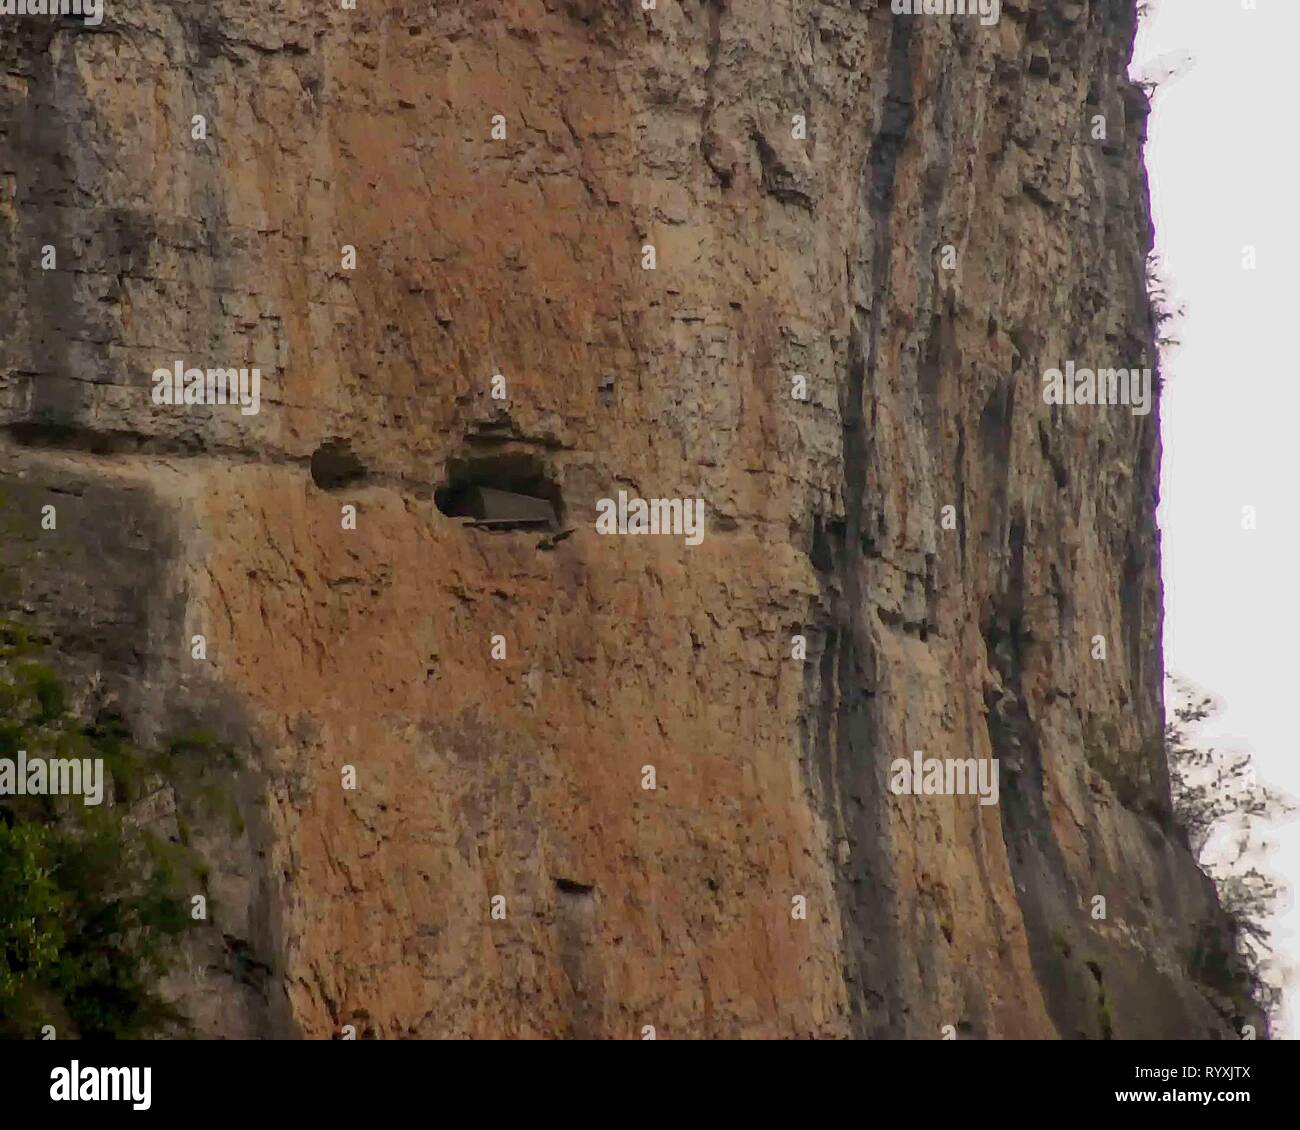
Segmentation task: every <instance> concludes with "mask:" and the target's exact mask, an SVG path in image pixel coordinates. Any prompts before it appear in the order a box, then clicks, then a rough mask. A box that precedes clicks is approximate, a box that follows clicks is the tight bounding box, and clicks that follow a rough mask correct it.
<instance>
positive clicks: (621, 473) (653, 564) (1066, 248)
mask: <svg viewBox="0 0 1300 1130" xmlns="http://www.w3.org/2000/svg"><path fill="white" fill-rule="evenodd" d="M642 8H643V5H642V4H641V2H640V0H493V2H488V0H459V2H450V0H449V2H445V3H444V2H441V0H438V2H435V3H430V2H429V0H392V2H386V3H383V4H379V3H372V2H370V0H358V3H357V6H356V10H353V11H350V10H345V9H343V8H342V7H341V6H340V5H339V4H337V3H308V2H305V0H289V2H288V3H285V4H281V5H265V4H261V3H254V2H253V0H207V2H205V3H201V4H200V3H195V4H171V3H161V2H152V0H149V2H144V3H136V4H124V3H123V4H115V3H113V0H107V4H106V15H105V21H104V23H103V25H102V26H101V27H99V28H97V29H96V28H83V27H82V26H80V24H79V22H77V21H54V20H50V19H48V18H39V17H26V18H14V19H9V20H8V21H7V22H6V23H5V24H4V26H3V28H2V29H0V31H2V33H3V40H0V290H2V291H3V293H4V295H5V296H6V297H5V300H4V302H3V307H2V309H0V411H2V418H3V425H4V440H3V451H2V455H0V460H2V463H3V475H4V479H3V488H4V491H5V496H6V499H7V501H8V503H9V505H10V510H11V516H12V517H14V518H15V519H16V520H19V521H21V522H23V523H26V524H27V526H28V528H29V529H30V531H31V532H32V534H33V536H34V537H35V539H36V541H35V544H36V549H37V556H36V558H35V559H34V560H33V559H30V558H29V559H27V560H26V563H25V564H23V565H22V567H21V568H20V569H19V573H20V579H21V586H20V587H21V592H20V593H19V594H18V595H17V597H16V598H15V602H16V606H17V607H18V608H19V610H20V611H21V613H22V614H23V615H25V616H27V617H29V618H31V619H32V620H33V621H34V622H38V623H40V624H42V625H43V626H44V627H45V628H46V629H47V630H48V631H49V632H50V634H51V637H52V639H53V640H54V642H55V645H56V648H57V652H58V656H59V662H60V664H61V665H62V666H63V668H64V669H65V670H66V671H67V672H69V674H70V676H71V677H72V678H73V680H74V682H76V683H77V685H78V686H80V687H82V688H83V694H84V697H85V701H86V708H87V709H102V708H108V707H111V708H113V709H119V710H122V711H123V712H124V713H125V714H126V716H127V717H128V718H129V719H130V721H131V723H132V725H133V727H134V728H135V729H136V730H137V732H139V733H141V734H143V735H145V736H150V735H157V734H162V733H164V732H166V731H167V730H168V729H169V728H170V727H172V726H174V725H175V724H176V722H177V720H178V719H181V720H184V721H185V722H186V723H187V724H193V725H202V726H205V727H209V728H212V729H214V730H216V731H217V732H219V733H220V734H221V735H222V736H224V737H225V738H227V739H228V740H230V741H232V742H233V743H234V744H235V745H236V746H237V747H238V748H239V750H240V751H241V752H242V753H243V754H244V755H245V758H246V761H247V764H248V770H247V772H246V774H245V775H244V776H243V778H242V779H241V780H240V781H239V782H238V783H237V784H238V792H239V796H240V803H241V806H242V810H243V812H244V815H245V819H244V821H243V824H242V830H240V831H239V832H235V831H232V830H231V829H230V828H229V827H212V828H208V829H206V830H204V833H203V838H202V844H201V846H203V847H204V848H205V850H206V851H207V852H208V854H209V856H210V858H211V860H212V862H213V872H212V878H211V884H212V891H213V895H214V905H215V907H216V911H215V921H214V924H213V925H212V926H211V927H210V928H208V929H206V930H204V931H202V932H201V933H200V934H199V935H198V936H197V940H196V943H195V945H194V947H193V953H192V955H191V956H192V960H191V963H190V970H189V973H188V974H187V975H186V976H185V977H182V978H180V979H178V982H177V985H176V986H175V991H176V992H177V993H178V994H179V996H180V999H181V1001H182V1003H183V1004H184V1006H185V1007H186V1008H187V1009H188V1010H189V1011H190V1013H191V1014H192V1015H193V1016H194V1017H195V1019H196V1022H197V1024H198V1026H199V1029H200V1031H202V1032H206V1033H211V1034H218V1035H228V1036H252V1035H263V1036H289V1035H303V1036H308V1037H317V1038H327V1037H329V1036H330V1035H332V1034H334V1033H336V1032H337V1031H338V1030H339V1028H340V1026H342V1025H345V1024H353V1025H355V1026H356V1027H357V1029H358V1032H359V1034H361V1035H373V1036H377V1037H381V1038H398V1037H410V1036H417V1037H434V1036H508V1037H514V1036H546V1037H559V1036H577V1037H583V1036H596V1037H618V1038H639V1037H640V1036H641V1034H642V1028H643V1026H645V1025H653V1026H654V1027H655V1029H656V1031H657V1033H658V1035H659V1036H660V1037H661V1038H666V1037H689V1038H695V1037H730V1036H825V1037H831V1036H870V1037H909V1038H938V1037H939V1036H940V1034H941V1031H942V1029H943V1027H944V1026H945V1025H952V1026H954V1028H955V1029H956V1030H957V1032H958V1035H959V1037H962V1038H965V1037H970V1038H978V1037H1056V1036H1060V1037H1067V1038H1073V1037H1080V1036H1082V1037H1089V1038H1101V1037H1105V1036H1111V1035H1113V1036H1115V1037H1118V1038H1123V1037H1154V1036H1168V1037H1195V1038H1205V1037H1230V1036H1232V1035H1233V1025H1234V1022H1235V1021H1234V1016H1233V1009H1232V1006H1231V1004H1230V1003H1229V999H1228V996H1227V990H1228V988H1229V986H1228V984H1227V982H1226V981H1225V980H1224V979H1223V977H1222V976H1221V975H1219V974H1217V973H1216V969H1217V968H1218V966H1219V965H1220V964H1221V963H1222V957H1223V953H1224V949H1225V947H1226V946H1227V944H1228V942H1227V934H1226V932H1225V926H1224V922H1223V920H1222V916H1221V915H1220V912H1219V910H1218V907H1217V905H1216V903H1215V900H1214V896H1213V892H1212V890H1211V888H1210V886H1209V884H1208V883H1207V881H1206V880H1205V879H1204V878H1203V877H1202V876H1201V874H1200V873H1199V872H1198V871H1197V870H1196V868H1195V867H1194V865H1193V861H1192V859H1191V858H1190V856H1189V854H1188V852H1187V851H1186V849H1185V848H1184V847H1183V846H1181V844H1180V843H1179V841H1178V838H1177V836H1176V834H1174V833H1173V832H1172V831H1170V826H1169V821H1168V785H1167V781H1166V777H1165V770H1164V768H1163V763H1162V760H1161V758H1160V755H1159V753H1158V748H1157V747H1158V737H1159V732H1160V727H1161V717H1162V704H1161V682H1162V670H1161V660H1160V654H1161V653H1160V630H1161V592H1160V581H1159V571H1158V564H1159V535H1158V531H1157V529H1156V526H1155V520H1154V509H1155V492H1156V483H1157V472H1158V463H1159V453H1160V446H1159V435H1158V422H1157V421H1158V412H1156V411H1152V412H1151V413H1150V414H1149V415H1145V416H1142V415H1135V414H1134V413H1133V412H1131V411H1130V410H1129V409H1128V408H1126V407H1122V406H1120V407H1087V406H1076V407H1053V406H1050V405H1048V404H1045V403H1044V400H1043V396H1042V391H1041V390H1042V382H1041V375H1042V373H1043V371H1044V370H1045V369H1047V368H1050V367H1053V366H1063V365H1064V364H1065V363H1066V362H1067V361H1069V360H1074V361H1075V362H1076V363H1077V364H1079V365H1081V366H1082V365H1097V366H1117V367H1119V366H1127V367H1142V366H1148V367H1152V368H1154V365H1155V351H1154V348H1153V344H1152V341H1153V325H1152V320H1151V315H1150V311H1149V308H1148V302H1147V298H1146V294H1145V289H1144V260H1145V255H1146V252H1147V251H1148V250H1149V248H1150V245H1151V230H1150V223H1149V220H1148V202H1147V195H1146V188H1145V177H1144V172H1143V167H1142V164H1141V144H1142V140H1143V131H1144V121H1145V114H1146V104H1145V100H1144V99H1143V98H1142V97H1141V95H1140V94H1138V93H1136V92H1135V91H1134V90H1132V89H1130V88H1129V86H1128V84H1127V82H1126V80H1125V78H1124V73H1125V66H1126V62H1127V58H1128V53H1129V46H1130V43H1131V38H1132V34H1133V30H1134V19H1135V17H1134V12H1133V4H1132V2H1131V0H1051V2H1042V3H1040V2H1038V0H1034V2H1032V3H1031V2H1030V0H1004V3H1003V5H1002V12H1001V18H1000V20H999V21H998V23H997V24H996V25H994V26H991V27H985V26H981V24H980V22H979V20H978V19H972V18H968V17H967V18H963V17H951V18H946V17H935V16H922V17H908V16H896V15H894V14H893V13H892V12H891V11H890V5H889V4H888V3H883V2H881V3H876V2H872V0H808V2H804V3H794V4H776V3H771V2H770V0H658V2H657V4H656V5H655V7H654V9H653V10H650V11H643V10H642ZM498 114H499V115H502V117H503V122H504V127H505V136H504V138H501V137H500V136H499V134H500V130H499V129H498V130H497V131H496V133H497V134H498V136H494V128H493V127H494V116H495V115H498ZM195 115H202V116H203V119H204V122H203V123H202V125H205V126H206V137H205V138H204V137H196V136H195V134H196V133H200V134H201V133H202V132H203V130H202V129H201V128H199V127H198V126H196V125H195V123H194V117H195ZM796 115H803V116H804V120H805V121H806V123H807V136H806V138H800V137H797V136H795V135H796V134H797V133H799V132H800V131H799V130H798V128H797V125H796V124H795V116H796ZM1099 118H1100V119H1104V137H1100V136H1098V129H1097V127H1096V122H1097V120H1098V119H1099ZM497 122H498V124H501V122H502V119H497ZM46 246H52V247H54V248H55V249H56V252H57V265H56V266H55V268H54V269H51V270H43V269H42V249H43V248H44V247H46ZM348 246H350V247H353V248H355V249H356V266H355V269H347V268H345V267H344V266H342V264H343V262H344V259H343V256H344V250H343V249H344V248H345V247H348ZM647 246H653V248H654V256H655V269H654V270H647V269H644V265H645V263H646V258H645V253H644V252H643V249H644V248H645V247H647ZM945 248H951V251H947V252H946V251H945ZM178 361H180V362H182V363H183V365H185V366H196V367H205V368H206V367H222V368H224V367H228V366H234V367H238V366H245V367H252V366H257V367H259V368H260V372H261V378H262V380H261V405H260V411H259V412H258V413H257V414H255V415H253V414H243V413H241V412H240V410H239V408H238V407H234V406H229V405H226V406H221V405H215V406H201V405H190V406H184V405H182V406H166V405H161V406H160V405H156V404H154V403H153V402H152V400H151V394H152V391H153V381H152V377H151V374H152V373H153V372H154V370H156V369H158V368H172V367H173V366H174V365H175V364H176V362H178ZM495 374H500V375H502V376H504V377H505V378H506V386H505V387H506V389H507V395H508V399H505V400H500V399H493V396H492V391H493V388H492V377H493V376H494V375H495ZM796 374H801V375H804V376H806V378H807V390H808V391H807V399H806V400H800V399H796V398H794V397H793V396H792V390H793V389H794V381H793V378H794V376H795V375H796ZM327 445H330V446H327ZM349 452H350V453H351V454H350V456H349V454H348V453H349ZM314 455H315V456H316V458H315V460H314V461H313V456H314ZM458 479H459V480H461V481H471V480H476V481H482V482H485V483H489V484H491V483H495V484H496V485H498V486H501V485H505V486H506V487H507V488H509V487H511V486H512V485H513V486H514V487H516V488H518V487H520V484H521V483H524V482H525V480H527V483H529V484H532V487H533V493H545V494H546V496H547V497H548V498H550V499H551V500H552V501H553V502H554V503H555V504H557V505H558V507H559V508H560V510H561V512H562V519H563V522H564V526H565V528H569V527H573V528H574V532H573V533H572V534H571V536H569V537H567V538H564V539H563V540H559V541H555V542H552V541H551V540H550V539H546V538H543V537H542V536H540V535H539V534H537V533H530V532H527V531H520V530H514V531H507V532H489V531H485V530H482V529H474V528H468V527H466V526H465V525H464V524H463V523H462V522H460V521H459V520H457V519H456V518H453V517H448V516H446V515H444V514H443V513H442V512H441V511H440V509H439V506H438V505H437V502H438V497H437V493H438V491H439V489H440V488H442V487H445V486H446V485H447V484H448V483H452V482H454V481H457V480H458ZM619 490H626V491H627V492H628V493H629V494H631V495H639V496H641V497H647V498H649V497H663V498H672V497H677V498H681V497H685V498H697V497H698V498H701V499H703V500H704V501H705V504H706V507H707V511H706V514H707V518H706V522H707V527H706V528H707V533H706V536H705V538H704V541H703V543H702V544H701V545H699V546H697V547H690V546H687V545H685V544H684V542H683V539H682V538H680V537H601V536H599V535H598V534H597V532H596V531H595V528H594V518H595V513H596V511H595V506H596V502H597V500H598V499H600V498H604V497H616V496H617V493H618V491H619ZM47 504H53V505H55V506H56V509H57V514H58V522H57V529H56V530H55V531H44V530H41V529H40V516H41V508H42V507H43V506H45V505H47ZM346 506H355V508H356V515H357V516H356V522H355V527H356V528H355V529H350V528H345V526H347V525H348V524H349V523H348V522H347V521H346V512H345V511H344V509H343V508H344V507H346ZM945 507H951V508H952V509H951V510H949V511H946V512H945V510H944V508H945ZM945 513H946V514H947V517H948V519H949V520H948V521H945V520H944V515H945ZM198 635H202V636H203V637H204V638H205V643H206V658H205V659H195V658H193V637H195V636H198ZM494 636H500V637H504V644H505V656H504V658H494V656H493V637H494ZM794 636H803V637H805V639H806V641H807V657H806V658H805V659H803V660H800V659H797V658H792V650H793V649H792V637H794ZM1097 636H1102V637H1104V639H1105V647H1106V652H1105V658H1104V659H1099V658H1094V653H1095V651H1096V646H1095V644H1094V637H1097ZM498 642H500V641H498ZM497 652H498V654H499V652H500V649H499V648H498V649H497ZM913 750H923V751H924V752H925V755H926V756H927V757H937V758H968V757H975V758H981V759H987V758H997V759H998V763H999V766H1000V784H1001V788H1000V797H999V803H998V804H997V805H981V804H979V803H978V801H977V798H975V797H970V796H964V797H928V796H919V797H918V796H906V795H904V796H898V795H894V794H893V793H892V792H891V791H890V789H889V787H888V786H889V766H890V762H891V761H892V760H894V759H895V758H907V757H910V756H911V754H912V751H913ZM345 766H352V767H354V768H355V772H356V778H357V781H356V784H357V787H356V788H355V789H345V788H343V787H342V774H343V770H344V767H345ZM646 766H653V767H654V771H655V777H656V783H657V786H658V787H657V788H656V789H654V790H648V789H645V788H643V787H642V783H643V775H644V774H643V767H646ZM165 818H166V814H165V813H163V814H161V816H160V819H165ZM498 895H500V896H504V898H505V900H506V901H505V903H504V906H505V916H504V918H496V919H494V918H493V917H492V913H491V910H492V899H493V898H494V896H498ZM796 896H802V897H803V898H804V899H806V905H807V917H806V919H801V918H797V917H792V906H793V905H794V904H793V902H792V900H794V899H795V897H796ZM1097 896H1102V897H1104V899H1105V916H1104V918H1099V917H1095V916H1094V906H1095V905H1097V904H1095V902H1094V900H1095V898H1096V897H1097ZM1237 1019H1238V1020H1239V1018H1237Z"/></svg>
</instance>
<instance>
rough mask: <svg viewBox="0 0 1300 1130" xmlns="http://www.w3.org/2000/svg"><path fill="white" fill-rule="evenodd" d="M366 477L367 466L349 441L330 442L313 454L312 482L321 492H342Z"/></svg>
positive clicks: (334, 440)
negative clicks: (354, 451)
mask: <svg viewBox="0 0 1300 1130" xmlns="http://www.w3.org/2000/svg"><path fill="white" fill-rule="evenodd" d="M365 477H366V465H365V464H364V463H362V462H361V460H360V459H358V458H357V457H356V456H355V455H354V454H353V453H352V447H351V445H350V444H349V443H348V442H347V440H339V439H332V440H329V441H327V442H326V443H323V444H321V445H320V447H318V448H317V449H316V450H315V451H314V452H312V456H311V481H312V482H314V483H315V484H316V485H317V486H318V487H320V489H321V490H340V489H342V488H343V487H346V486H351V485H352V484H353V483H355V482H357V481H359V480H361V479H364V478H365Z"/></svg>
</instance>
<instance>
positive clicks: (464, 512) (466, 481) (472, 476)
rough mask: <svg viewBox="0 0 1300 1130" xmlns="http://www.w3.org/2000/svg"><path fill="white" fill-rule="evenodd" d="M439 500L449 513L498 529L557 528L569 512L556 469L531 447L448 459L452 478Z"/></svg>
mask: <svg viewBox="0 0 1300 1130" xmlns="http://www.w3.org/2000/svg"><path fill="white" fill-rule="evenodd" d="M433 501H434V505H436V506H437V507H438V510H439V511H440V512H441V513H442V514H445V515H446V516H447V517H448V518H458V519H460V520H461V521H462V522H463V524H465V525H467V526H475V527H478V528H480V529H486V530H494V531H504V530H538V531H551V530H557V529H559V527H560V523H561V521H562V519H563V517H564V500H563V498H562V497H561V493H560V487H559V484H558V483H557V482H556V481H555V477H554V475H553V473H552V472H551V470H550V468H549V467H547V465H546V463H545V461H544V460H543V459H541V458H540V457H538V456H536V455H533V454H529V453H527V452H524V453H509V454H496V455H473V456H467V457H465V458H459V459H451V460H448V462H447V473H446V481H445V482H444V483H443V485H442V486H440V487H438V489H437V490H436V491H435V492H434V496H433Z"/></svg>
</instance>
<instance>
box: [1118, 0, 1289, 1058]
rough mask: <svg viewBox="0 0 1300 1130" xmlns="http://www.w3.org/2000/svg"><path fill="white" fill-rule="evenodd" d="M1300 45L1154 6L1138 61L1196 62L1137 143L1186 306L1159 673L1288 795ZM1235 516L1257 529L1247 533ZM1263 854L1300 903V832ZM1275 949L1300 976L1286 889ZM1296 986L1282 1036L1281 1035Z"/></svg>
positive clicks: (1167, 480)
mask: <svg viewBox="0 0 1300 1130" xmlns="http://www.w3.org/2000/svg"><path fill="white" fill-rule="evenodd" d="M1252 8H1253V10H1251V9H1252ZM1298 44H1300V0H1253V4H1252V0H1155V4H1154V10H1153V11H1152V13H1151V14H1150V15H1149V16H1148V17H1147V19H1146V21H1145V23H1144V25H1143V29H1142V31H1141V33H1140V34H1139V37H1138V41H1137V46H1136V48H1135V50H1134V54H1133V63H1134V66H1135V69H1139V68H1141V66H1142V65H1143V64H1144V63H1148V62H1149V61H1151V60H1156V59H1160V58H1162V57H1165V56H1167V55H1168V54H1169V53H1171V52H1175V51H1180V50H1185V51H1188V52H1190V53H1191V55H1192V56H1193V57H1194V58H1195V64H1194V65H1193V66H1192V68H1191V69H1190V70H1189V71H1187V72H1186V73H1185V74H1183V75H1181V76H1180V77H1176V78H1174V79H1172V80H1171V81H1170V82H1169V83H1168V84H1167V85H1166V86H1165V87H1164V89H1163V90H1161V91H1159V92H1158V93H1157V94H1156V96H1155V100H1154V104H1155V112H1154V114H1153V116H1152V119H1151V127H1150V137H1149V142H1148V146H1147V167H1148V169H1149V171H1150V176H1151V193H1152V210H1153V214H1154V216H1155V224H1156V243H1157V248H1158V250H1159V251H1160V253H1161V255H1162V256H1163V258H1164V260H1165V264H1166V268H1167V273H1168V276H1169V278H1170V280H1171V282H1172V284H1173V291H1174V293H1175V295H1176V296H1177V299H1178V300H1179V301H1181V302H1182V303H1184V304H1185V305H1186V316H1185V317H1184V318H1183V319H1182V321H1181V323H1180V327H1179V330H1180V332H1179V334H1178V336H1179V337H1180V338H1181V340H1182V343H1183V344H1182V346H1181V348H1179V349H1177V350H1176V351H1174V352H1173V353H1172V354H1170V355H1168V356H1167V358H1166V365H1165V376H1166V380H1167V383H1166V386H1165V394H1164V403H1163V414H1164V418H1163V426H1164V472H1163V478H1162V485H1161V504H1160V510H1159V519H1160V526H1161V530H1162V531H1163V549H1164V575H1165V611H1166V618H1165V660H1166V664H1167V666H1168V669H1169V671H1170V672H1171V673H1173V674H1176V675H1180V676H1184V677H1186V678H1188V679H1190V680H1192V681H1193V682H1194V683H1196V684H1198V685H1199V686H1201V687H1203V688H1205V689H1206V690H1207V691H1210V692H1212V693H1213V694H1215V695H1216V696H1217V697H1218V698H1219V699H1220V700H1221V701H1222V703H1223V711H1222V713H1221V715H1220V717H1219V720H1218V722H1217V723H1216V724H1215V725H1214V727H1213V728H1212V730H1211V731H1210V733H1209V736H1210V737H1211V738H1212V740H1213V744H1214V745H1216V746H1219V747H1221V748H1224V749H1241V750H1248V751H1250V752H1251V753H1252V754H1253V756H1254V759H1255V764H1256V766H1257V771H1258V775H1259V778H1260V780H1261V782H1263V783H1265V784H1271V785H1273V786H1275V787H1277V788H1280V789H1282V790H1284V791H1285V792H1287V793H1289V794H1290V795H1291V796H1292V797H1294V798H1300V758H1297V756H1296V747H1297V744H1300V743H1298V741H1297V733H1298V732H1300V687H1297V685H1296V675H1297V672H1298V671H1300V663H1297V661H1296V642H1297V638H1298V637H1300V536H1298V535H1297V529H1296V521H1297V507H1296V492H1297V490H1300V437H1297V435H1296V428H1297V425H1300V374H1297V372H1296V364H1295V359H1294V356H1295V355H1294V353H1293V351H1292V350H1291V348H1290V347H1289V346H1287V344H1286V341H1287V335H1289V334H1290V333H1293V332H1296V329H1297V325H1298V323H1300V312H1298V311H1296V310H1295V309H1294V303H1295V300H1296V298H1297V296H1298V295H1300V285H1297V278H1296V275H1295V273H1294V272H1295V267H1296V265H1297V264H1298V263H1300V232H1298V231H1297V227H1296V224H1295V222H1294V217H1295V215H1296V205H1297V201H1300V178H1298V177H1297V172H1298V170H1297V145H1298V144H1300V130H1297V128H1296V125H1295V115H1296V101H1297V91H1298V89H1300V66H1298V65H1297V58H1296V50H1297V45H1298ZM1247 245H1250V246H1253V247H1254V248H1255V249H1256V252H1257V255H1258V261H1259V265H1258V269H1257V270H1255V271H1253V272H1252V271H1246V270H1244V269H1243V266H1242V264H1243V248H1244V247H1245V246H1247ZM1245 506H1253V507H1255V509H1256V511H1257V514H1258V528H1257V529H1256V530H1254V531H1245V530H1243V529H1242V508H1243V507H1245ZM1268 839H1269V841H1270V842H1271V843H1272V844H1273V845H1274V848H1273V850H1272V852H1271V855H1270V856H1269V857H1268V861H1267V862H1268V867H1269V869H1270V870H1271V871H1272V872H1273V873H1274V874H1275V875H1276V876H1277V877H1279V878H1281V879H1283V880H1285V881H1286V882H1288V883H1289V884H1290V885H1291V887H1292V888H1300V821H1297V820H1296V819H1295V818H1294V817H1293V818H1291V819H1290V820H1288V821H1286V822H1285V823H1284V824H1282V825H1281V826H1278V827H1275V828H1274V829H1273V830H1271V831H1270V832H1269V833H1268ZM1277 944H1278V953H1279V958H1280V960H1281V961H1282V962H1284V963H1287V964H1289V965H1291V966H1292V967H1293V968H1294V967H1297V966H1300V912H1298V911H1297V907H1296V897H1295V893H1294V890H1293V892H1292V894H1291V896H1290V897H1288V898H1286V899H1285V900H1284V909H1283V910H1282V912H1281V915H1280V918H1279V922H1278V932H1277ZM1296 980H1297V979H1296V976H1295V974H1294V972H1293V973H1291V975H1290V979H1289V984H1288V989H1287V998H1286V1007H1285V1010H1284V1012H1285V1015H1284V1023H1283V1026H1282V1030H1281V1031H1279V1032H1278V1033H1276V1034H1277V1035H1280V1036H1287V1037H1290V1038H1294V1037H1295V1036H1296V1035H1297V1034H1300V985H1297V983H1296Z"/></svg>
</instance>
